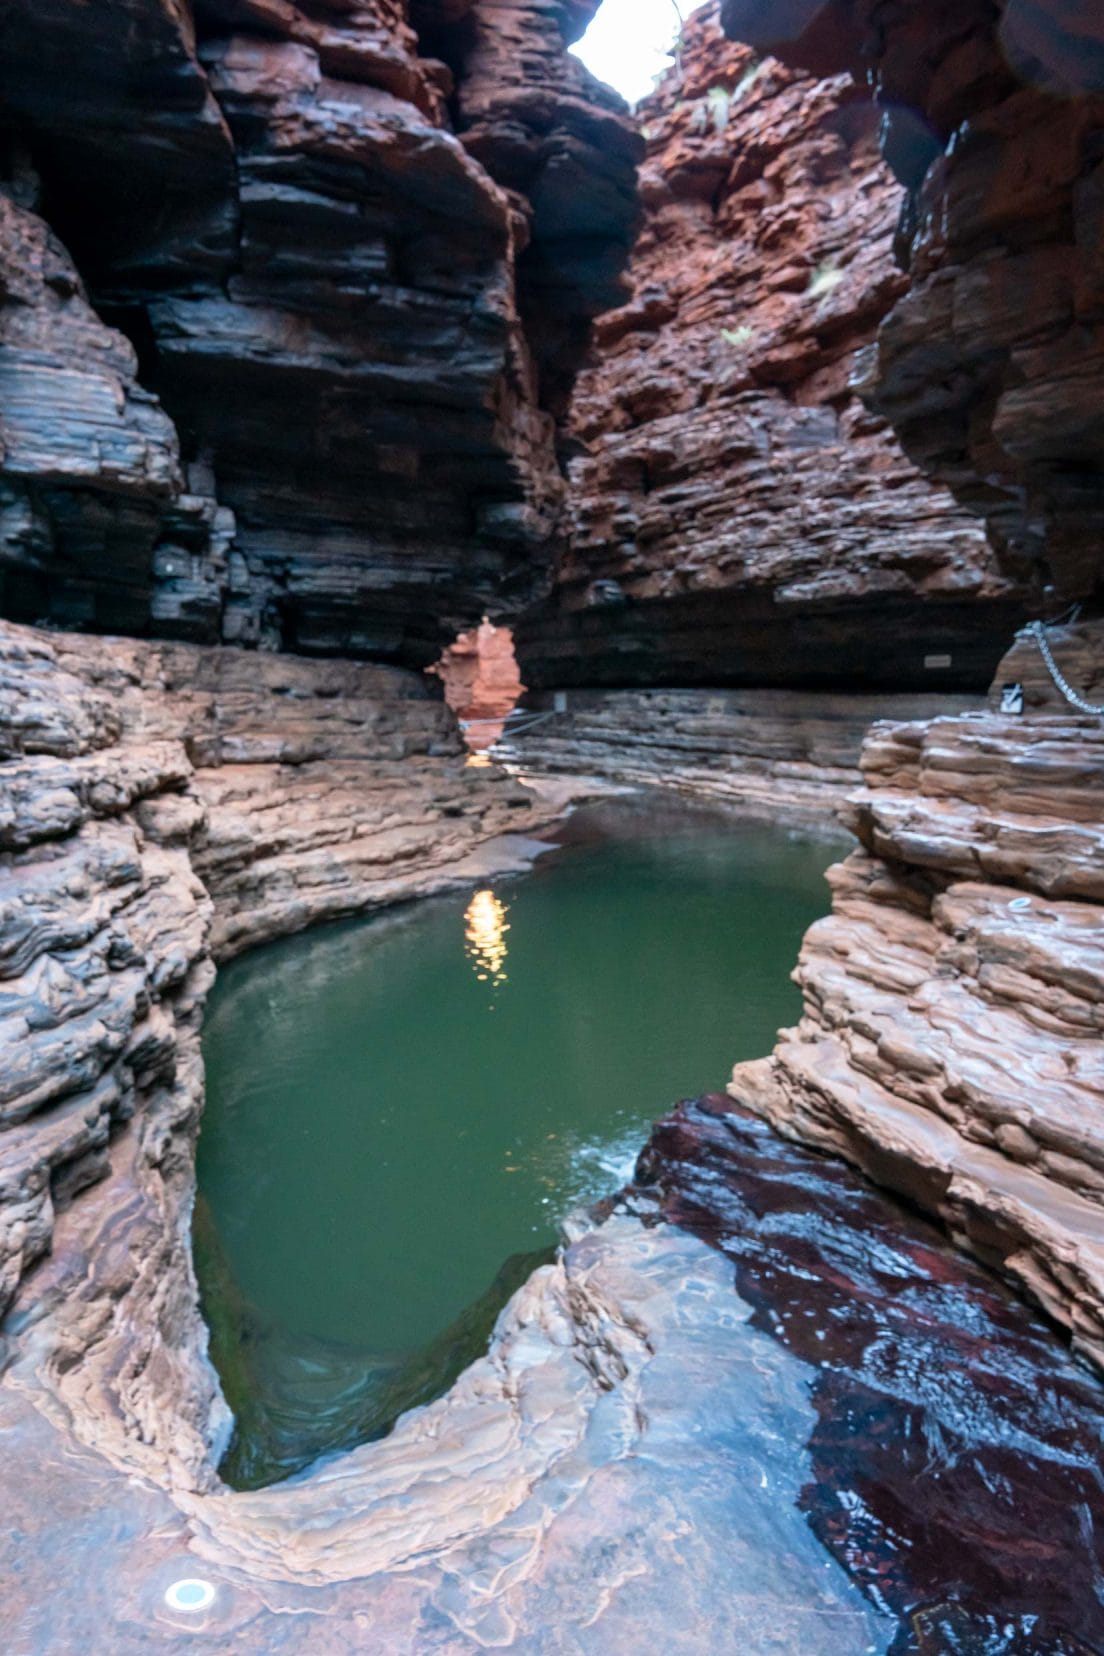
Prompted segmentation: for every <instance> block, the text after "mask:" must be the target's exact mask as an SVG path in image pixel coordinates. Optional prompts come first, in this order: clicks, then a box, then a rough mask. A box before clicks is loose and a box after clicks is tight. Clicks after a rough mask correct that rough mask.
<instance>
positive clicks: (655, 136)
mask: <svg viewBox="0 0 1104 1656" xmlns="http://www.w3.org/2000/svg"><path fill="white" fill-rule="evenodd" d="M643 120H644V130H645V132H646V134H647V137H648V146H649V147H648V158H647V162H646V164H645V167H644V169H643V172H642V177H641V188H642V195H643V199H644V205H645V211H646V218H645V223H644V227H643V230H642V233H641V235H640V238H639V240H638V242H637V245H636V249H635V252H634V254H633V260H632V266H631V277H632V282H633V289H634V292H633V297H632V300H631V301H630V303H629V304H628V305H627V306H624V307H622V308H621V309H619V310H616V311H613V312H611V313H609V314H608V315H606V316H605V317H603V318H602V319H601V321H600V323H599V324H598V327H597V331H596V336H595V344H596V353H597V361H596V363H595V365H594V366H593V367H592V368H591V369H589V370H588V371H587V372H586V373H585V374H584V375H583V376H582V378H581V379H580V381H579V383H578V386H577V393H576V400H575V406H574V410H573V416H572V421H573V423H572V430H573V437H574V446H575V454H576V458H575V459H574V460H573V462H572V464H571V484H572V489H571V500H570V544H569V546H568V549H567V552H566V553H565V555H564V557H563V559H562V562H561V566H560V570H559V579H558V584H557V588H556V591H555V594H554V598H553V600H552V602H551V603H550V604H549V605H547V606H546V607H545V608H544V609H543V610H542V611H541V612H540V613H539V614H536V615H534V616H532V617H527V618H525V619H524V620H523V622H522V623H521V625H520V626H519V628H518V642H519V652H520V654H521V657H522V665H523V672H524V674H525V677H526V679H527V681H528V682H530V683H532V684H535V685H575V684H579V685H581V684H655V683H661V684H668V685H683V686H685V685H690V684H700V683H703V682H704V683H712V684H744V685H788V686H794V685H801V686H808V687H812V686H818V687H829V686H831V687H833V688H851V689H854V688H879V689H885V690H890V691H900V690H928V691H932V690H944V689H977V690H984V689H985V687H986V686H987V684H988V681H989V678H990V677H991V674H992V671H993V668H994V667H995V665H996V662H997V660H998V659H999V657H1000V654H1001V651H1002V649H1003V648H1004V646H1005V644H1006V643H1007V639H1008V637H1009V635H1010V632H1011V630H1012V625H1013V621H1014V618H1015V616H1016V615H1017V614H1018V613H1019V612H1018V607H1017V606H1018V600H1017V595H1016V592H1015V589H1014V588H1013V586H1012V585H1011V584H1010V583H1008V582H1007V581H1004V580H1002V578H1001V577H1000V575H999V574H998V573H997V571H996V570H995V568H994V566H993V560H992V558H991V555H990V553H989V550H988V548H987V547H986V544H985V540H984V535H983V532H982V530H981V527H980V525H978V524H977V523H976V522H975V521H973V520H972V519H971V518H970V517H969V516H968V515H967V514H966V513H964V512H963V511H961V510H960V509H958V508H957V507H956V506H955V505H954V502H953V500H952V499H951V496H950V495H949V493H948V492H947V491H945V490H943V489H938V488H932V487H931V486H930V484H929V483H928V482H927V481H926V480H925V479H924V478H923V477H922V476H921V475H920V474H919V473H918V472H917V470H916V469H915V467H914V466H913V465H912V464H911V463H910V462H909V461H908V460H907V459H906V458H905V456H904V455H903V454H902V452H901V449H900V446H899V445H898V443H897V442H896V440H895V439H894V437H893V434H892V433H891V432H890V431H889V430H888V428H887V427H886V426H885V424H884V423H883V422H881V421H880V420H877V419H874V418H872V417H871V416H870V415H869V413H868V412H867V411H866V409H865V408H864V407H863V406H862V404H861V403H860V402H859V400H858V398H857V397H856V396H855V395H854V394H853V392H852V391H851V390H850V389H849V384H848V381H849V377H850V375H851V373H852V371H853V367H854V363H855V358H856V353H857V352H858V351H859V350H860V348H862V347H865V346H866V345H868V344H869V343H870V341H871V340H872V339H873V338H874V335H875V331H876V328H877V325H878V323H879V321H880V320H881V318H882V317H883V316H884V315H885V313H886V311H887V310H888V309H889V308H890V307H891V305H892V304H893V303H894V302H895V301H897V300H899V299H900V298H901V296H902V294H903V293H904V291H905V289H906V287H907V278H906V277H905V276H904V275H903V274H902V272H901V271H900V270H899V269H898V268H897V267H896V265H895V263H894V260H893V256H892V247H891V243H892V236H893V229H894V225H895V223H896V220H897V215H898V209H899V202H900V196H901V192H900V188H899V186H898V185H897V184H896V183H895V182H894V180H893V179H892V177H891V175H890V173H889V171H888V169H887V168H886V167H885V166H884V164H883V163H882V162H881V161H880V159H879V156H878V151H877V135H876V116H875V114H874V112H873V111H872V110H871V109H870V107H869V103H868V100H867V95H866V92H865V90H864V89H863V88H861V87H857V86H855V85H854V84H853V83H852V82H851V80H850V79H849V77H847V76H839V77H837V78H836V79H834V80H829V81H816V80H813V79H811V78H810V77H808V76H807V75H805V74H803V73H801V72H799V71H793V70H789V69H786V68H784V67H783V66H782V65H780V64H779V63H777V62H775V61H773V60H765V61H762V62H761V61H759V60H758V59H757V58H756V57H755V56H754V55H753V54H752V53H751V52H750V51H749V50H747V49H746V48H743V47H740V46H735V45H732V44H730V43H728V42H726V41H725V40H724V39H723V38H722V36H721V34H720V32H719V28H718V25H717V21H716V8H715V6H707V7H704V8H703V9H702V10H700V11H698V12H696V13H695V14H694V15H693V17H692V18H691V19H690V21H689V23H688V26H687V29H686V31H685V40H684V46H683V52H682V62H681V71H680V70H678V69H675V70H673V71H672V72H671V73H670V74H669V75H668V77H667V79H666V81H665V83H664V85H663V86H662V88H661V89H660V91H659V92H658V93H657V94H656V96H655V97H654V98H653V99H652V100H651V101H650V102H649V103H648V104H647V105H645V107H644V114H643ZM931 656H937V657H944V656H950V657H951V661H950V664H949V666H942V667H939V668H936V669H932V668H930V667H927V666H925V658H926V657H931Z"/></svg>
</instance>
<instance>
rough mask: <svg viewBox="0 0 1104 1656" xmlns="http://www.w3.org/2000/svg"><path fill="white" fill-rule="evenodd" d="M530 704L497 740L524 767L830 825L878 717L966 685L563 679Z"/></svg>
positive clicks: (899, 715) (954, 700)
mask: <svg viewBox="0 0 1104 1656" xmlns="http://www.w3.org/2000/svg"><path fill="white" fill-rule="evenodd" d="M525 705H526V711H527V712H529V711H531V712H532V713H533V715H534V717H533V720H532V723H530V724H528V725H527V726H523V727H522V729H521V733H520V734H519V735H517V736H511V737H510V738H509V740H508V742H506V743H503V744H500V745H499V746H498V747H496V750H495V751H496V753H499V754H501V755H502V756H504V757H506V758H509V759H510V760H512V761H513V762H515V763H517V764H518V765H520V766H521V767H522V769H523V770H531V771H538V772H549V771H551V772H562V773H566V774H572V773H575V774H578V773H581V774H582V775H584V776H594V777H599V778H602V779H603V780H604V781H612V782H615V783H617V784H619V785H622V786H626V787H633V788H639V787H649V788H664V789H670V790H673V791H674V792H676V793H682V794H686V795H687V796H688V797H690V798H695V799H709V800H713V801H716V802H717V803H719V804H723V805H725V806H727V807H729V808H730V809H731V810H733V811H736V812H738V813H739V814H740V815H741V816H747V817H753V818H758V819H760V820H763V821H767V822H778V823H782V824H785V825H789V826H796V827H803V828H817V829H824V828H827V829H829V830H832V831H836V830H837V828H838V825H837V822H836V813H837V811H838V810H839V808H840V807H841V806H842V805H843V803H844V801H845V800H846V798H847V796H848V794H849V793H851V792H852V791H853V790H854V789H855V788H856V787H857V786H858V784H859V782H860V780H861V778H860V773H859V755H860V753H861V751H862V745H863V738H864V737H865V735H866V732H867V730H868V729H869V727H870V725H871V724H872V723H873V721H874V720H875V719H921V718H925V717H930V716H931V715H933V714H934V713H936V712H941V713H943V714H945V715H953V714H955V713H959V712H962V711H965V710H967V709H972V708H974V707H978V706H980V705H981V700H980V698H977V697H970V696H942V697H939V696H919V695H918V696H847V695H833V694H831V693H829V692H826V691H804V690H726V689H709V690H571V691H560V692H553V691H549V692H545V693H544V694H538V695H530V696H528V697H527V698H526V704H525Z"/></svg>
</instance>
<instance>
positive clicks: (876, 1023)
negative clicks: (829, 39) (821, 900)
mask: <svg viewBox="0 0 1104 1656" xmlns="http://www.w3.org/2000/svg"><path fill="white" fill-rule="evenodd" d="M1052 636H1053V649H1054V652H1055V655H1056V658H1057V659H1058V660H1059V661H1060V662H1061V663H1062V670H1063V672H1064V673H1065V675H1066V676H1067V678H1068V679H1069V681H1070V683H1071V684H1072V685H1073V687H1074V688H1075V689H1076V690H1077V691H1078V692H1079V693H1080V694H1083V695H1085V694H1086V693H1091V692H1092V691H1093V690H1094V689H1095V691H1096V693H1097V698H1098V703H1099V702H1100V701H1101V699H1102V698H1101V697H1100V694H1099V692H1100V687H1101V686H1102V685H1104V623H1101V622H1095V623H1082V624H1081V625H1080V626H1079V627H1076V628H1064V629H1054V630H1053V634H1052ZM1031 655H1034V656H1035V657H1036V659H1039V658H1038V650H1037V646H1036V645H1035V644H1034V642H1029V641H1028V640H1026V639H1025V640H1023V641H1021V642H1019V643H1017V645H1016V647H1015V649H1014V650H1013V651H1012V652H1011V653H1010V656H1009V660H1008V663H1007V665H1006V666H1005V667H1003V668H1002V670H1001V673H1000V675H999V680H998V682H1001V683H1005V682H1014V681H1015V679H1016V675H1017V674H1018V673H1020V672H1021V671H1022V669H1023V665H1024V663H1025V662H1028V661H1029V660H1030V656H1031ZM1031 667H1032V669H1033V672H1032V677H1031V679H1029V680H1028V684H1029V687H1030V689H1029V696H1030V699H1029V703H1028V708H1027V711H1026V713H1025V715H1024V716H1022V717H1008V716H1001V715H1000V714H987V715H984V716H980V717H979V716H975V717H973V718H965V719H937V720H933V721H922V722H918V723H907V724H891V723H881V724H877V725H875V726H874V728H873V730H872V731H871V732H870V735H869V737H868V738H867V742H866V745H865V748H864V751H863V758H862V770H863V781H864V786H863V788H862V789H861V790H860V791H858V792H856V793H855V794H854V795H852V796H851V798H850V800H849V802H848V805H847V808H846V810H845V812H844V819H845V822H846V824H847V826H848V827H849V828H850V829H851V830H852V832H853V833H854V834H855V836H856V838H857V839H858V841H859V847H860V848H859V849H858V850H856V851H854V852H853V853H852V854H851V855H850V856H849V857H848V858H847V860H846V861H845V862H843V863H842V864H840V865H839V866H837V867H836V868H834V869H832V870H831V871H830V873H829V885H830V886H831V889H832V913H831V915H830V916H829V917H828V918H827V919H825V920H822V921H819V922H818V923H817V924H816V925H815V926H813V928H812V929H811V931H810V932H809V933H808V935H807V937H806V939H805V943H804V946H803V949H802V953H801V961H800V964H799V967H798V972H797V981H798V982H799V984H800V986H801V989H802V994H803V996H804V1013H803V1017H802V1020H801V1022H800V1024H799V1025H798V1026H797V1028H796V1029H794V1030H791V1031H788V1032H783V1034H782V1036H781V1039H780V1043H779V1045H778V1047H777V1048H776V1049H775V1052H774V1053H773V1055H772V1056H771V1057H770V1058H769V1059H766V1060H762V1061H759V1062H756V1063H753V1064H744V1065H739V1066H737V1069H736V1070H735V1072H734V1075H733V1081H732V1089H731V1090H732V1092H733V1095H734V1096H735V1098H736V1099H737V1100H738V1101H739V1102H741V1103H743V1104H746V1105H749V1106H750V1107H751V1108H752V1109H755V1110H757V1111H758V1112H760V1113H761V1114H763V1115H765V1116H766V1118H767V1119H768V1120H769V1121H770V1122H771V1123H772V1124H773V1125H774V1126H776V1127H777V1128H778V1129H779V1130H780V1131H782V1132H783V1133H787V1134H791V1135H793V1136H795V1137H798V1138H800V1139H802V1140H804V1141H805V1142H808V1143H813V1144H817V1145H819V1146H821V1147H823V1148H825V1149H829V1150H833V1151H835V1152H837V1153H840V1154H842V1155H844V1156H846V1157H848V1158H849V1159H850V1160H852V1161H854V1162H857V1163H858V1165H859V1166H860V1167H862V1168H863V1169H864V1170H865V1171H867V1172H868V1173H869V1174H870V1175H871V1177H873V1178H874V1179H876V1180H878V1181H879V1182H880V1183H882V1184H887V1185H889V1186H891V1187H892V1188H893V1189H896V1190H899V1191H901V1192H903V1193H904V1194H906V1195H907V1196H909V1197H910V1199H912V1200H913V1201H915V1202H917V1203H918V1204H919V1205H920V1206H922V1207H925V1208H927V1209H928V1210H929V1211H933V1212H935V1213H936V1214H938V1215H939V1216H940V1218H941V1219H943V1221H944V1222H945V1223H946V1224H947V1225H948V1226H949V1228H950V1230H951V1232H952V1234H953V1235H955V1236H956V1237H957V1238H958V1239H959V1240H960V1241H961V1242H962V1243H963V1244H964V1245H965V1246H967V1247H969V1248H971V1249H972V1250H973V1251H974V1252H975V1253H978V1254H980V1255H981V1257H982V1258H983V1259H986V1260H988V1261H989V1262H991V1263H993V1264H996V1265H998V1266H1000V1267H1001V1268H1002V1269H1004V1270H1005V1271H1007V1272H1008V1273H1009V1274H1010V1275H1011V1276H1013V1277H1014V1278H1015V1279H1016V1280H1017V1281H1018V1282H1019V1283H1020V1285H1021V1286H1022V1287H1023V1288H1024V1289H1025V1291H1026V1292H1027V1293H1028V1294H1030V1295H1031V1296H1032V1297H1034V1298H1035V1299H1036V1300H1037V1301H1038V1302H1039V1303H1040V1304H1042V1305H1043V1306H1044V1307H1045V1309H1046V1310H1047V1311H1048V1312H1049V1313H1050V1315H1051V1316H1053V1317H1054V1318H1055V1319H1056V1320H1057V1321H1058V1322H1059V1323H1061V1324H1062V1325H1063V1326H1064V1327H1066V1328H1067V1329H1068V1330H1069V1332H1070V1335H1071V1337H1072V1339H1073V1342H1074V1345H1075V1346H1076V1347H1077V1348H1078V1349H1079V1350H1081V1351H1083V1352H1084V1353H1085V1355H1087V1356H1088V1357H1090V1358H1091V1359H1092V1360H1093V1361H1094V1362H1095V1363H1096V1364H1097V1365H1098V1366H1100V1367H1102V1368H1104V1040H1102V1039H1101V1037H1102V1035H1104V948H1102V939H1104V718H1102V717H1100V716H1097V717H1093V716H1090V715H1084V714H1079V713H1078V712H1077V711H1076V710H1075V709H1071V708H1070V707H1068V706H1067V705H1066V703H1065V701H1064V699H1063V697H1062V696H1061V695H1060V694H1059V693H1058V692H1057V691H1056V690H1055V688H1054V686H1053V684H1052V683H1051V682H1050V680H1049V676H1047V678H1046V681H1045V684H1044V680H1043V677H1042V675H1041V674H1040V673H1039V672H1038V671H1037V670H1036V669H1035V664H1034V662H1031ZM1044 671H1045V669H1044Z"/></svg>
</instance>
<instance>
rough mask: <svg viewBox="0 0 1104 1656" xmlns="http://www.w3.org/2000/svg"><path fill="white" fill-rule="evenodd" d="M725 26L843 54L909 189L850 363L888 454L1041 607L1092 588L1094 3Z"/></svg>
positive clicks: (825, 64) (772, 13) (1099, 379)
mask: <svg viewBox="0 0 1104 1656" xmlns="http://www.w3.org/2000/svg"><path fill="white" fill-rule="evenodd" d="M722 12H723V18H724V23H725V26H726V28H727V29H728V31H729V33H730V34H731V35H732V36H733V37H735V38H737V39H740V40H744V41H749V42H751V43H752V44H753V45H755V46H756V47H758V48H759V49H761V50H774V51H779V52H782V53H783V54H784V55H785V56H786V58H787V61H789V62H794V63H798V64H801V65H802V66H804V67H806V68H809V69H812V70H813V71H814V72H817V73H824V72H826V71H827V72H831V73H834V72H837V71H838V70H839V69H841V68H843V67H845V66H852V67H854V68H855V69H856V71H857V73H858V74H859V75H860V76H861V77H862V78H864V79H869V81H870V82H871V83H872V85H873V87H874V91H875V94H876V96H877V98H878V100H879V102H880V103H881V105H882V106H883V109H884V112H885V114H884V147H885V150H886V154H887V156H888V157H889V159H890V160H891V162H892V164H893V166H894V168H895V171H896V172H897V174H898V176H899V177H900V178H901V180H902V182H903V183H904V184H905V185H906V186H907V188H908V190H909V197H908V200H907V202H906V206H905V210H904V213H903V215H902V220H901V225H900V230H899V234H898V238H897V240H898V250H899V253H900V255H901V257H902V259H903V261H904V262H905V263H906V264H907V266H908V270H909V276H910V284H909V288H908V291H907V292H906V293H904V294H903V295H902V296H901V298H900V299H899V301H898V303H897V304H896V305H895V307H894V309H893V311H892V312H891V313H890V315H889V316H888V317H887V319H886V321H885V323H884V325H883V326H882V328H881V330H880V332H879V336H878V342H877V348H876V350H875V351H874V352H873V353H871V355H870V357H869V359H868V360H867V362H866V363H865V365H864V368H863V371H862V379H863V392H864V395H865V396H866V397H867V399H868V401H869V402H870V403H871V405H872V406H873V407H874V408H876V409H877V410H878V411H879V412H880V413H881V414H882V415H883V416H884V417H886V418H888V419H889V420H890V421H891V423H892V424H893V426H894V427H895V429H896V431H897V433H898V435H899V437H900V439H901V441H902V443H903V445H904V447H905V449H906V451H907V452H908V453H909V455H910V456H911V457H912V459H913V460H914V461H915V462H916V463H917V464H918V465H919V466H920V467H921V469H922V470H923V471H924V472H925V473H927V475H929V476H930V477H932V478H934V479H937V480H939V481H941V482H943V483H945V484H947V485H948V486H949V487H950V488H951V489H952V490H953V491H954V493H955V495H956V496H957V498H958V499H959V500H960V501H961V502H962V504H963V505H964V506H966V507H967V508H968V509H969V510H970V511H971V512H974V513H976V514H977V515H978V517H979V518H980V519H983V520H984V522H985V524H986V527H987V530H988V532H989V535H990V538H991V540H992V543H993V545H994V547H995V548H996V549H997V551H998V553H999V554H1000V556H1001V560H1002V563H1003V565H1004V567H1005V569H1006V570H1007V571H1008V572H1010V573H1011V574H1012V575H1013V577H1014V578H1015V579H1018V580H1028V581H1030V582H1032V583H1033V584H1034V585H1035V586H1036V588H1037V590H1038V592H1039V594H1040V599H1041V601H1042V602H1043V604H1044V605H1045V607H1047V608H1048V610H1049V612H1050V613H1052V614H1053V613H1055V612H1056V610H1057V609H1058V608H1060V606H1061V605H1062V604H1063V603H1066V602H1068V601H1069V599H1071V598H1091V597H1092V596H1093V595H1099V592H1100V582H1101V560H1100V550H1099V549H1100V541H1101V527H1102V516H1104V481H1102V478H1104V426H1102V424H1101V421H1100V417H1099V411H1100V406H1101V398H1102V393H1104V285H1102V283H1101V277H1100V271H1101V247H1102V241H1101V237H1102V233H1104V211H1102V203H1104V18H1102V17H1101V15H1100V11H1099V8H1098V7H1093V6H1080V5H1055V6H1049V5H1048V6H1044V5H1040V4H1038V0H996V3H993V0H962V3H960V0H942V3H940V4H936V5H928V4H921V3H920V0H912V3H910V4H905V5H900V6H889V5H886V4H884V3H883V0H794V3H793V4H791V5H788V6H786V7H784V8H781V9H780V8H778V7H777V6H775V5H773V4H768V3H767V0H724V3H723V6H722Z"/></svg>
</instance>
